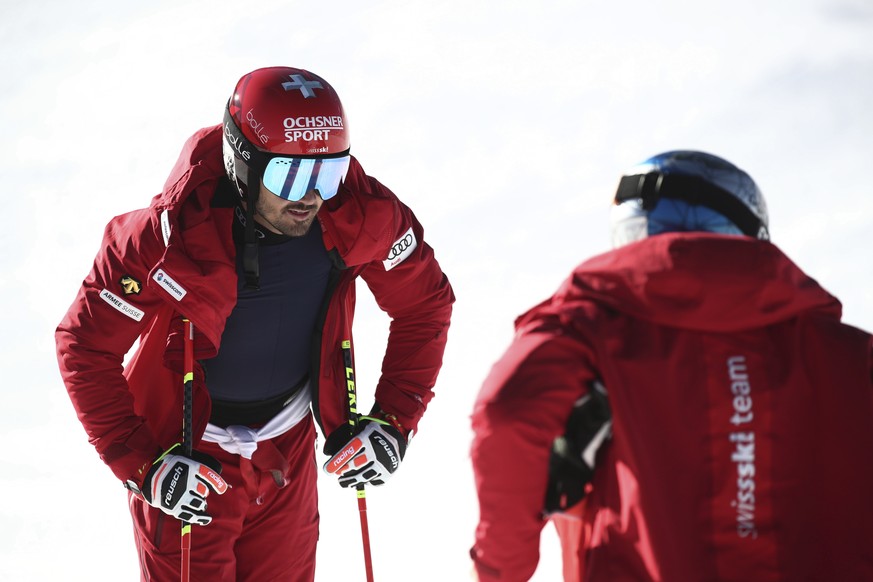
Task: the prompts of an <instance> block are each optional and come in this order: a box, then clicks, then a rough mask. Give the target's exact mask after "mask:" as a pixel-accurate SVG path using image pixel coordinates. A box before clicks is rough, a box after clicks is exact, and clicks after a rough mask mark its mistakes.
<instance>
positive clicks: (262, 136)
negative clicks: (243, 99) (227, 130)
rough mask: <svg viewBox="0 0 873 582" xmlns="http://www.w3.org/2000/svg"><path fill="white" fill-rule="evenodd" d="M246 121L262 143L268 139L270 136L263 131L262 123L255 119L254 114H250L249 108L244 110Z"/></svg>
mask: <svg viewBox="0 0 873 582" xmlns="http://www.w3.org/2000/svg"><path fill="white" fill-rule="evenodd" d="M246 121H248V122H249V127H251V128H252V131H254V132H255V135H256V136H258V140H260V142H261V143H262V144H265V143H267V142H268V141H270V136H268V135H267V134H266V133H264V124H263V123H260V122H258V120H257V119H255V116H254V115H253V114H252V110H251V109H249V110H248V111H246Z"/></svg>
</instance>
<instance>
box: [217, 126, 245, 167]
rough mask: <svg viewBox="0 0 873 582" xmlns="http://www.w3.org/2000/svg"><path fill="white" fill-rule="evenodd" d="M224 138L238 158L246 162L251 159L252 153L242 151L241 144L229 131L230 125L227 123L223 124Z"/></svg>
mask: <svg viewBox="0 0 873 582" xmlns="http://www.w3.org/2000/svg"><path fill="white" fill-rule="evenodd" d="M224 137H225V138H227V142H228V143H229V144H230V145H232V146H233V149H235V150H236V151H237V153H239V157H241V158H242V159H243V160H245V161H246V162H248V161H249V160H251V159H252V153H251V152H250V151H248V150H245V149H243V144H242V143H241V141H240V140H239V139H237V137H236V136H235V135H233V132H231V130H230V124H229V123H228V122H225V123H224Z"/></svg>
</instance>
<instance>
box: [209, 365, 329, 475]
mask: <svg viewBox="0 0 873 582" xmlns="http://www.w3.org/2000/svg"><path fill="white" fill-rule="evenodd" d="M311 401H312V393H311V391H310V387H309V382H307V383H306V385H305V386H303V388H301V389H300V391H299V392H297V394H295V395H294V399H293V400H292V401H291V402H290V403H289V404H288V405H287V406H285V408H283V409H282V410H281V411H280V412H279V414H277V415H276V416H274V417H273V418H271V419H270V421H269V422H267V424H265V425H264V426H262V427H261V428H258V429H254V428H249V427H247V426H242V425H239V424H232V425H230V426H228V427H227V428H221V427H220V426H216V425H214V424H212V423H209V424H207V425H206V432H205V433H203V440H205V441H209V442H210V443H217V444H218V446H220V447H221V448H222V449H224V450H225V451H227V452H228V453H233V454H235V455H240V456H242V457H245V458H246V459H251V458H252V455H253V454H255V451H256V450H257V449H258V442H259V441H265V440H267V439H272V438H276V437H277V436H279V435H282V434H285V433H286V432H288V431H289V430H291V429H292V428H294V427H295V426H297V424H298V423H299V422H300V421H301V420H303V419H304V418H306V417H307V416H308V415H309V404H310V402H311Z"/></svg>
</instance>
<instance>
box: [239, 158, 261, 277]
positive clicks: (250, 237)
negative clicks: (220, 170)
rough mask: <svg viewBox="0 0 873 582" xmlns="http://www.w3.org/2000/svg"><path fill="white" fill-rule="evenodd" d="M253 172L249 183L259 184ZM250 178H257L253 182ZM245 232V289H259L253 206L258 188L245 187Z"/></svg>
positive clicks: (255, 203)
mask: <svg viewBox="0 0 873 582" xmlns="http://www.w3.org/2000/svg"><path fill="white" fill-rule="evenodd" d="M251 174H253V172H250V173H249V176H247V177H248V178H249V182H255V183H257V184H260V182H261V180H260V177H259V176H252V175H251ZM252 178H258V179H257V180H253V179H252ZM245 189H246V232H245V240H244V242H243V271H244V272H245V277H246V287H247V288H249V289H260V288H261V285H260V271H259V268H258V237H257V235H256V234H255V206H257V204H258V190H259V188H249V187H248V186H246V188H245Z"/></svg>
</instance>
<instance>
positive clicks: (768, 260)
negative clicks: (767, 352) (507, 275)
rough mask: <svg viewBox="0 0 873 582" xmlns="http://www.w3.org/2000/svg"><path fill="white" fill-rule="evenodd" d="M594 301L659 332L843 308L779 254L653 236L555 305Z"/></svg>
mask: <svg viewBox="0 0 873 582" xmlns="http://www.w3.org/2000/svg"><path fill="white" fill-rule="evenodd" d="M578 300H586V301H593V302H595V303H597V304H600V305H602V306H605V307H608V308H611V309H614V310H616V311H619V312H621V313H626V314H628V315H630V316H633V317H636V318H639V319H643V320H647V321H651V322H654V323H657V324H660V325H668V326H671V327H677V328H683V329H692V330H698V331H712V332H735V331H742V330H744V329H754V328H758V327H763V326H766V325H771V324H774V323H777V322H780V321H785V320H788V319H791V318H793V317H795V316H797V315H798V314H800V313H803V312H810V311H816V310H819V311H822V312H823V313H826V314H828V315H830V316H831V317H836V318H837V319H839V318H840V317H841V314H842V305H841V304H840V302H839V301H838V300H837V299H836V298H835V297H833V296H832V295H830V294H829V293H828V292H827V291H825V290H824V289H823V288H822V287H821V286H820V285H819V284H818V283H817V282H816V281H815V280H814V279H812V278H810V277H809V276H808V275H806V274H805V273H804V272H803V271H801V270H800V269H799V268H798V267H797V266H796V265H795V264H794V263H793V262H792V261H791V260H790V259H789V258H788V257H787V256H786V255H785V254H784V253H783V252H782V251H781V250H779V248H778V247H776V246H775V245H773V244H772V243H770V242H767V241H759V240H756V239H752V238H748V237H736V236H725V235H716V234H709V233H669V234H661V235H657V236H652V237H649V238H647V239H644V240H642V241H639V242H636V243H633V244H630V245H626V246H624V247H620V248H618V249H615V250H613V251H610V252H607V253H604V254H602V255H599V256H596V257H593V258H592V259H590V260H588V261H586V262H584V263H582V264H581V265H579V267H577V268H576V270H575V271H574V272H573V274H572V276H571V277H570V278H569V279H568V280H567V281H565V283H564V284H563V285H562V287H561V289H560V290H559V291H558V293H557V294H556V295H555V297H553V298H552V299H551V300H550V301H549V302H546V303H545V304H543V305H541V306H539V307H538V308H535V309H534V310H532V312H531V313H529V314H527V315H526V316H522V318H521V320H524V319H526V318H527V317H529V316H532V315H534V312H536V311H537V310H541V309H548V308H549V307H548V306H549V305H552V306H553V307H557V304H561V303H568V302H571V303H572V302H575V301H578Z"/></svg>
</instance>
